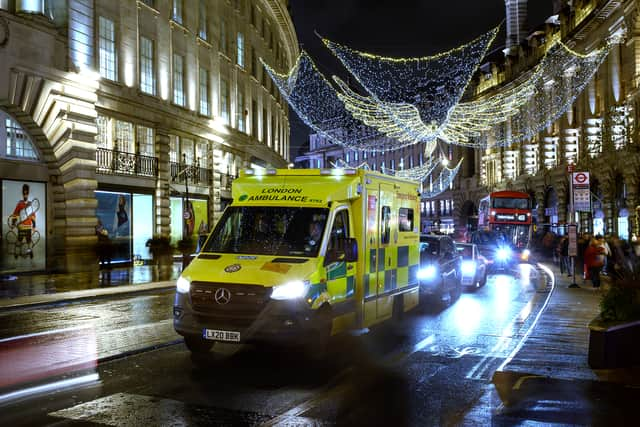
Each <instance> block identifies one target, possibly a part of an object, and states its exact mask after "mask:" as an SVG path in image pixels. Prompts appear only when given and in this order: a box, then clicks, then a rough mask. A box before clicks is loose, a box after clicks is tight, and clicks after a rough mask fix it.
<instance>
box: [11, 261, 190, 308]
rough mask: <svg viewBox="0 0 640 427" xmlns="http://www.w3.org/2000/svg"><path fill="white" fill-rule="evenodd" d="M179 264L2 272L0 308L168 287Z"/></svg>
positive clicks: (177, 271)
mask: <svg viewBox="0 0 640 427" xmlns="http://www.w3.org/2000/svg"><path fill="white" fill-rule="evenodd" d="M181 269H182V264H181V263H180V262H176V263H174V264H173V265H172V266H171V267H170V268H169V267H167V268H166V269H165V271H162V272H158V268H157V267H155V266H151V265H141V266H128V267H113V268H112V269H109V270H107V269H104V270H98V271H95V272H85V273H65V274H45V273H36V274H2V275H0V310H1V309H11V308H18V307H24V306H29V305H39V304H51V303H56V302H62V301H73V300H77V299H88V298H94V297H99V296H104V295H116V294H124V293H137V292H145V291H150V290H154V289H172V288H173V287H175V282H176V279H177V278H178V276H179V275H180V272H181Z"/></svg>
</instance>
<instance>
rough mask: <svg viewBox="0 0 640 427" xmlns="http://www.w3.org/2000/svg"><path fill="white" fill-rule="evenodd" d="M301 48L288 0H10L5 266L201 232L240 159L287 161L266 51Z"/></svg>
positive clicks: (1, 128)
mask: <svg viewBox="0 0 640 427" xmlns="http://www.w3.org/2000/svg"><path fill="white" fill-rule="evenodd" d="M297 56H298V42H297V37H296V34H295V30H294V27H293V23H292V21H291V18H290V16H289V12H288V1H286V0H233V1H230V0H138V1H136V0H126V1H118V2H114V1H106V0H104V1H103V0H98V1H94V0H40V1H26V0H25V1H23V0H0V182H1V183H2V191H1V193H0V196H1V200H2V205H1V206H2V233H1V239H0V250H1V255H0V273H3V272H19V271H33V270H46V271H80V270H86V269H90V268H93V267H92V266H94V265H96V256H95V251H94V247H95V245H96V241H97V235H98V234H100V233H104V235H107V236H108V238H109V239H110V241H111V242H112V244H113V246H112V248H113V251H112V256H113V261H114V262H125V263H135V262H144V260H145V259H148V258H149V253H148V250H147V248H146V247H145V243H146V242H147V240H148V239H149V238H151V237H152V236H159V235H162V236H167V237H171V239H172V241H174V243H175V242H176V241H177V240H180V239H182V238H189V239H196V238H197V234H198V229H199V228H200V229H204V228H208V227H209V225H211V224H213V222H214V221H215V220H216V219H217V218H218V216H219V214H220V213H221V211H222V209H223V208H224V206H225V205H226V203H228V202H229V201H230V197H231V195H230V183H231V181H232V179H233V178H234V177H235V176H236V174H237V172H238V169H240V168H243V167H249V166H263V167H264V166H275V167H286V165H287V164H288V157H289V154H288V153H289V119H288V114H289V113H288V106H287V104H286V102H285V101H284V100H283V99H282V98H281V97H280V94H279V93H278V91H277V89H276V88H275V87H274V85H272V83H271V80H270V78H269V77H268V75H267V74H266V73H265V72H264V70H263V67H262V64H261V62H260V58H262V59H263V60H264V61H265V62H266V63H268V64H270V65H271V66H272V67H274V68H275V69H277V70H279V71H284V70H288V69H289V68H290V67H291V66H292V64H293V63H294V61H295V59H296V58H297ZM25 184H26V185H25ZM25 190H26V191H25Z"/></svg>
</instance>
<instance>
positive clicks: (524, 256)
mask: <svg viewBox="0 0 640 427" xmlns="http://www.w3.org/2000/svg"><path fill="white" fill-rule="evenodd" d="M530 255H531V251H529V249H525V250H524V251H522V254H520V259H521V260H522V261H529V256H530Z"/></svg>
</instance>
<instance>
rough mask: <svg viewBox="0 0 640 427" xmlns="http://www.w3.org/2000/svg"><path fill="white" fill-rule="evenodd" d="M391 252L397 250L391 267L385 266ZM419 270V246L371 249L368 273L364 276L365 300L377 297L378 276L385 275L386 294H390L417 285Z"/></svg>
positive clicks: (392, 258)
mask: <svg viewBox="0 0 640 427" xmlns="http://www.w3.org/2000/svg"><path fill="white" fill-rule="evenodd" d="M389 250H396V251H397V252H396V254H395V255H396V256H395V257H394V256H392V257H391V260H392V262H391V265H385V262H386V259H387V255H388V254H387V251H389ZM394 260H395V263H394V262H393V261H394ZM393 264H395V265H393ZM419 268H420V252H419V247H418V246H417V245H409V246H398V247H396V248H393V247H392V248H379V249H371V250H370V251H369V255H368V259H367V271H368V272H367V273H365V275H364V289H365V298H366V297H369V296H374V295H377V291H376V283H377V280H376V276H377V275H384V276H383V277H384V292H389V291H393V290H395V289H399V288H403V287H406V286H407V285H412V284H415V283H416V280H417V274H418V269H419Z"/></svg>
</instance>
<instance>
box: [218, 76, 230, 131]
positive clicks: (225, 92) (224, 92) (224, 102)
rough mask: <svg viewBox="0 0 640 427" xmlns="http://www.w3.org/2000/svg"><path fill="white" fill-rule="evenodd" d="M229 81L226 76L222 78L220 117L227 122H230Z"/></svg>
mask: <svg viewBox="0 0 640 427" xmlns="http://www.w3.org/2000/svg"><path fill="white" fill-rule="evenodd" d="M229 100H230V92H229V81H228V80H227V79H225V78H221V79H220V117H222V120H224V122H225V123H226V124H229V116H230V114H229Z"/></svg>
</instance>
